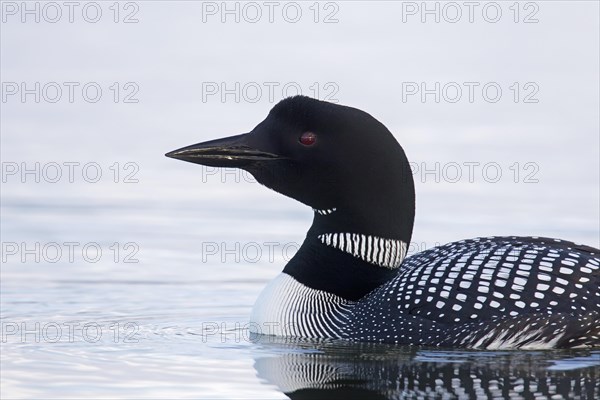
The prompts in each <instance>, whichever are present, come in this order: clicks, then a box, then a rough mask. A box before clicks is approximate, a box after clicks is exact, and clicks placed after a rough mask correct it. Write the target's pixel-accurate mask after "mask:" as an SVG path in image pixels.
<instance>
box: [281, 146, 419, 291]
mask: <svg viewBox="0 0 600 400" xmlns="http://www.w3.org/2000/svg"><path fill="white" fill-rule="evenodd" d="M394 143H396V142H395V141H394ZM396 146H397V143H396ZM398 147H399V146H398ZM396 150H397V149H396ZM392 155H393V156H395V157H392ZM392 155H390V157H388V158H385V159H386V160H389V161H388V162H386V163H383V162H382V160H381V159H379V160H378V163H379V164H381V165H378V166H377V168H375V169H374V170H369V171H364V172H365V173H364V174H360V175H358V176H356V177H355V180H354V182H353V183H354V184H355V185H354V184H353V185H348V186H347V189H348V191H347V192H345V193H343V194H340V195H339V196H337V199H335V200H332V203H333V204H331V207H330V208H324V209H315V216H314V219H313V224H312V226H311V227H310V229H309V230H308V233H307V235H306V239H305V240H304V242H303V244H302V246H301V247H300V249H299V250H298V252H297V253H296V255H295V256H294V257H293V258H292V259H291V260H290V261H289V263H288V264H287V265H286V266H285V268H284V270H283V272H285V273H287V274H288V275H291V276H292V277H294V278H295V279H296V280H297V281H298V282H300V283H301V284H304V285H306V286H308V287H310V288H313V289H318V290H324V291H326V292H329V293H332V294H335V295H337V296H340V297H342V298H344V299H346V300H358V299H360V298H362V297H364V296H365V295H366V294H368V293H369V292H371V291H372V290H374V289H375V288H377V287H379V286H381V285H382V284H383V283H385V282H387V281H388V280H390V279H391V278H392V277H393V276H395V275H396V274H397V269H398V268H399V267H400V264H401V262H402V260H403V259H404V257H405V256H406V251H407V249H408V246H409V243H410V240H411V236H412V229H413V223H414V217H415V192H414V182H413V179H412V173H411V170H410V165H409V164H408V161H407V160H406V156H405V155H404V152H403V151H402V150H401V149H400V153H399V154H398V153H393V154H392Z"/></svg>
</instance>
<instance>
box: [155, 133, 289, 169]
mask: <svg viewBox="0 0 600 400" xmlns="http://www.w3.org/2000/svg"><path fill="white" fill-rule="evenodd" d="M165 155H166V156H167V157H171V158H176V159H178V160H183V161H188V162H192V163H195V164H202V165H207V166H210V167H236V168H243V167H245V166H248V165H250V164H253V163H256V162H261V161H270V160H278V159H282V158H284V157H280V156H278V155H277V154H273V153H269V152H266V151H263V150H259V149H256V148H254V147H253V146H251V145H249V144H248V134H242V135H236V136H230V137H226V138H223V139H216V140H210V141H208V142H203V143H197V144H193V145H191V146H187V147H182V148H181V149H177V150H173V151H171V152H169V153H167V154H165Z"/></svg>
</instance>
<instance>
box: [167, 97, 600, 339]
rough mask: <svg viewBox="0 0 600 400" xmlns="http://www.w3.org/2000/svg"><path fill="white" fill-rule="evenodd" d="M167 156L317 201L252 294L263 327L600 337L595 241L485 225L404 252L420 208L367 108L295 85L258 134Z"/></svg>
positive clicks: (403, 164)
mask: <svg viewBox="0 0 600 400" xmlns="http://www.w3.org/2000/svg"><path fill="white" fill-rule="evenodd" d="M167 156H168V157H172V158H177V159H180V160H184V161H189V162H193V163H196V164H202V165H207V166H213V167H236V168H241V169H244V170H246V171H248V172H249V173H251V174H252V175H253V176H254V178H255V179H256V180H257V181H258V182H259V183H261V184H263V185H265V186H267V187H269V188H271V189H273V190H275V191H277V192H279V193H281V194H284V195H286V196H289V197H292V198H294V199H296V200H298V201H300V202H302V203H304V204H306V205H308V206H310V207H311V208H312V209H313V210H314V219H313V223H312V226H311V227H310V229H309V230H308V232H307V235H306V239H305V240H304V242H303V244H302V246H301V247H300V249H299V250H298V252H297V253H296V255H295V256H294V257H293V258H292V259H291V260H290V261H289V262H288V264H287V265H286V266H285V267H284V269H283V272H282V273H281V274H280V275H279V276H277V277H276V278H275V279H274V280H273V281H271V282H270V283H269V284H268V285H267V287H266V288H265V289H264V290H263V292H262V293H261V294H260V296H259V298H258V299H257V301H256V304H255V305H254V308H253V310H252V315H251V326H253V327H254V328H253V329H254V331H256V333H269V334H275V335H280V336H295V337H307V338H340V339H348V340H355V341H369V342H381V343H397V344H410V345H431V346H446V347H466V348H483V349H516V348H524V349H525V348H529V349H543V348H579V347H593V346H600V254H599V253H600V250H598V249H595V248H592V247H588V246H583V245H578V244H575V243H571V242H567V241H563V240H558V239H549V238H537V237H487V238H477V239H471V240H463V241H459V242H454V243H449V244H446V245H444V246H440V247H436V248H433V249H430V250H427V251H424V252H421V253H418V254H415V255H413V256H411V257H408V258H405V256H406V249H407V246H408V244H409V243H410V239H411V235H412V230H413V223H414V216H415V193H414V183H413V179H412V173H411V170H410V166H409V163H408V159H407V158H406V155H405V153H404V150H403V149H402V147H400V145H399V144H398V142H397V141H396V139H395V138H394V136H393V135H392V134H391V133H390V131H389V130H388V129H387V128H386V127H385V126H384V125H383V124H381V123H380V122H379V121H377V120H376V119H375V118H373V117H372V116H371V115H369V114H367V113H365V112H363V111H361V110H358V109H355V108H351V107H345V106H341V105H337V104H332V103H327V102H323V101H319V100H315V99H311V98H308V97H304V96H296V97H291V98H287V99H284V100H282V101H281V102H279V103H278V104H277V105H275V107H273V109H272V110H271V111H270V112H269V115H268V116H267V118H266V119H265V120H264V121H262V122H261V123H259V124H258V125H257V126H256V127H255V128H254V129H253V130H252V131H250V132H249V133H246V134H242V135H237V136H232V137H228V138H224V139H217V140H212V141H209V142H204V143H199V144H195V145H192V146H187V147H184V148H181V149H179V150H175V151H172V152H170V153H167ZM267 328H268V329H267ZM263 329H264V330H263Z"/></svg>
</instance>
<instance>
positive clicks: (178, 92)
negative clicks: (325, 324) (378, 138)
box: [0, 2, 600, 399]
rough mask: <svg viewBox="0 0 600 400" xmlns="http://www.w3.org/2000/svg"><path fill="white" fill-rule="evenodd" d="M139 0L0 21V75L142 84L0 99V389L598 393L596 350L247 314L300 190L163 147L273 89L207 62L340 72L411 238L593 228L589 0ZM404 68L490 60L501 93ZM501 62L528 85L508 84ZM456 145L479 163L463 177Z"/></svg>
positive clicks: (278, 257)
mask: <svg viewBox="0 0 600 400" xmlns="http://www.w3.org/2000/svg"><path fill="white" fill-rule="evenodd" d="M136 4H137V5H138V6H139V13H138V17H139V23H136V24H129V25H125V24H114V23H113V22H111V20H110V18H108V19H103V20H102V21H100V22H99V23H98V24H90V23H85V22H83V21H80V20H79V21H76V22H74V23H73V24H69V23H68V22H67V23H56V24H49V23H44V22H43V21H42V22H40V23H20V22H17V23H15V22H14V21H13V20H8V22H6V23H3V24H2V37H1V43H2V57H0V58H1V66H2V81H3V82H29V83H30V84H31V83H32V82H36V81H40V82H54V81H56V82H65V81H67V82H68V81H77V82H81V83H82V84H84V83H85V82H89V81H97V82H98V83H99V84H100V85H101V86H102V87H103V88H104V93H110V95H111V96H112V94H113V92H111V90H110V89H109V86H110V85H112V83H113V82H120V83H125V82H135V83H137V84H138V86H139V92H138V94H137V95H136V96H137V98H138V99H139V102H138V103H129V104H124V103H123V102H117V103H114V101H112V98H111V97H108V100H106V98H105V99H103V100H102V101H99V102H97V103H89V102H86V101H81V99H79V100H75V101H74V102H73V103H70V102H69V101H59V102H57V103H50V102H47V101H40V102H39V103H36V102H35V101H29V100H27V101H25V102H21V101H20V100H18V97H17V100H16V101H14V100H10V99H12V97H11V98H9V100H7V101H6V102H3V103H1V106H2V113H1V114H2V118H1V130H2V135H1V146H0V147H1V149H0V152H1V156H2V174H3V175H2V192H1V207H0V212H1V218H2V220H1V222H2V223H1V234H2V267H1V278H2V279H1V296H0V307H1V324H2V340H1V343H0V345H1V350H2V351H1V356H0V362H1V370H2V373H1V389H0V395H1V397H2V398H7V399H8V398H57V399H58V398H60V399H63V398H84V397H92V398H117V397H118V398H166V397H168V398H250V399H251V398H255V399H264V398H273V399H279V398H286V394H287V395H289V397H292V398H315V397H317V398H318V395H323V396H322V397H324V398H344V399H347V398H358V399H365V398H373V399H378V398H413V397H415V398H416V397H425V398H457V397H458V398H475V397H481V398H553V399H558V398H565V399H566V398H582V399H596V398H599V397H600V383H599V378H600V350H596V351H591V350H578V351H518V352H475V351H458V350H441V349H427V348H415V347H393V346H380V345H368V344H350V343H345V342H335V341H321V342H310V341H285V340H283V341H282V340H275V339H273V338H266V337H254V336H250V335H249V334H248V332H247V329H246V328H247V320H248V315H249V313H250V309H251V306H252V304H253V302H254V300H255V298H256V297H257V295H258V293H259V292H260V290H261V289H262V287H263V286H264V285H265V284H266V282H268V280H269V279H271V278H272V277H274V276H275V275H276V274H277V273H278V272H279V271H280V270H281V269H282V268H283V266H284V265H285V263H286V260H288V259H289V258H290V257H291V256H292V255H293V253H294V251H295V249H296V248H297V247H298V245H299V243H301V241H302V239H303V237H304V233H305V231H306V229H307V228H308V227H309V225H310V223H311V218H312V212H311V211H310V210H309V209H307V208H306V207H303V206H302V205H300V204H297V203H296V202H294V201H293V200H291V199H287V198H284V197H282V196H279V195H277V194H275V193H272V192H270V191H268V190H267V189H265V188H264V187H260V186H259V185H257V184H256V183H253V182H252V179H251V178H250V177H249V176H247V175H242V174H239V173H236V172H235V171H221V172H217V171H215V170H211V169H203V168H201V167H200V166H195V165H191V164H184V163H182V162H178V161H175V160H170V159H166V158H165V157H164V156H163V154H164V153H165V152H167V151H169V150H172V149H175V148H178V147H181V146H183V145H187V144H191V143H195V142H198V141H202V140H208V139H211V138H214V137H218V136H225V135H230V134H235V133H238V132H239V133H241V132H244V131H247V130H249V129H251V128H252V127H253V126H254V125H255V124H256V123H258V122H259V121H260V120H262V118H263V117H264V116H265V115H266V113H267V111H268V110H269V109H270V108H271V106H272V105H273V102H274V101H276V100H278V99H279V98H280V97H281V93H276V95H275V99H274V100H270V99H268V98H266V97H264V96H263V97H261V98H260V100H259V101H257V102H252V101H248V98H247V97H244V96H241V99H240V100H239V101H235V99H234V98H233V97H231V96H230V97H228V98H226V99H225V101H221V99H220V97H219V96H216V97H210V98H209V99H208V100H206V101H203V98H202V96H203V91H202V90H203V83H206V82H227V84H228V85H229V86H228V87H234V86H235V82H241V83H242V84H243V83H244V82H279V83H280V84H281V85H284V84H285V83H289V82H296V83H298V84H299V85H300V86H301V87H302V88H303V89H304V92H305V94H312V93H311V92H310V89H309V88H310V87H311V85H313V83H314V82H318V83H319V85H318V86H319V87H320V88H321V94H320V95H319V97H321V98H323V97H324V93H323V90H325V87H324V85H325V84H326V83H327V82H334V83H335V84H336V85H337V86H336V87H337V88H338V92H337V94H336V95H335V96H336V97H337V100H339V101H340V102H341V103H344V104H350V105H355V106H357V107H360V108H364V109H366V110H367V111H369V112H371V113H372V114H373V115H375V116H376V117H377V118H379V119H380V120H382V121H383V122H384V123H385V124H386V125H387V126H388V127H389V128H390V129H391V130H392V132H394V134H395V136H396V137H397V138H398V140H399V141H400V143H401V144H402V145H403V146H404V148H405V150H406V152H407V154H408V156H409V159H410V160H411V161H413V162H414V163H415V164H414V167H415V180H416V188H417V219H416V221H415V230H414V235H413V243H412V244H411V247H410V251H411V252H415V251H420V250H425V249H427V248H430V247H432V246H435V245H436V244H438V243H446V242H449V241H452V240H459V239H463V238H469V237H476V236H484V235H493V234H496V235H513V234H514V235H540V236H551V237H560V238H563V239H567V240H572V241H576V242H582V243H585V244H588V245H592V246H599V244H600V232H599V229H598V221H599V218H600V215H599V208H600V207H599V205H600V200H599V191H598V181H599V179H600V176H599V170H600V168H599V154H598V148H599V137H598V131H599V126H598V121H599V118H598V110H599V108H600V107H599V104H598V91H597V88H598V69H599V66H598V48H599V46H598V35H597V32H598V4H597V3H595V2H580V3H577V6H572V5H571V4H572V3H566V2H537V3H536V4H537V5H538V6H539V12H538V14H537V15H538V18H539V23H535V24H520V23H519V24H516V23H514V22H511V21H512V19H511V18H512V17H513V15H512V14H510V13H511V12H512V11H511V10H510V9H508V6H509V5H508V3H507V4H506V6H505V5H504V3H502V4H503V7H504V8H503V15H504V16H505V17H506V18H504V19H503V20H502V21H500V22H499V23H496V24H491V23H486V22H482V21H481V20H479V21H477V22H475V23H473V24H470V23H468V22H467V23H457V24H450V23H443V21H442V22H440V23H431V24H422V23H420V22H418V21H419V20H418V19H417V20H416V21H417V22H415V21H413V20H410V21H409V22H407V23H401V22H400V21H402V6H401V4H400V3H391V2H378V3H377V2H375V3H373V4H367V3H364V2H347V3H346V2H340V3H335V4H337V6H338V7H339V10H338V14H337V16H338V19H339V21H338V22H337V23H334V24H321V23H314V22H311V21H313V19H312V18H305V19H303V20H302V21H300V22H299V23H297V24H292V23H287V22H285V21H275V22H274V23H273V24H270V23H268V22H266V23H257V24H250V23H247V22H244V20H243V18H242V20H241V22H240V23H221V22H220V20H219V19H217V20H209V21H208V22H206V23H203V22H202V4H203V3H200V2H173V3H167V2H138V3H136ZM302 4H303V7H304V8H303V10H304V14H303V15H305V16H306V15H309V16H311V15H312V14H310V13H311V12H313V11H311V9H309V8H308V7H309V6H310V4H309V3H302ZM102 5H103V7H104V14H103V15H104V16H107V15H108V16H111V17H112V14H111V12H112V11H111V10H110V9H109V8H108V6H109V4H108V3H102ZM232 7H234V6H233V5H232ZM331 10H333V9H331ZM331 10H330V9H327V10H326V9H324V8H323V9H321V11H322V13H321V14H320V17H319V18H321V17H322V16H323V15H324V14H323V12H331ZM122 11H127V12H130V11H131V10H122ZM521 11H522V12H531V10H530V9H528V10H521ZM122 15H123V14H121V16H122ZM11 21H12V22H11ZM173 21H177V22H176V23H175V22H173ZM242 38H243V39H245V41H243V40H242ZM373 71H375V72H373ZM405 81H408V82H422V81H426V82H429V84H430V85H431V84H432V83H434V82H453V81H457V82H470V81H477V82H481V83H482V84H484V83H485V82H490V81H493V82H498V84H499V85H501V87H502V88H503V90H504V93H505V95H504V97H503V99H502V101H499V102H497V103H490V102H486V101H482V100H481V99H479V100H476V101H474V102H473V103H471V102H469V101H460V102H458V103H450V102H445V101H441V102H440V103H436V102H431V101H426V102H425V103H422V102H420V101H408V102H404V101H402V95H401V90H402V84H401V82H405ZM516 81H518V82H520V83H521V84H524V83H526V82H535V83H536V84H537V85H538V86H539V92H538V93H537V94H536V96H537V98H538V100H539V101H538V102H537V103H527V104H525V103H523V102H521V101H518V102H514V101H513V97H512V95H513V92H511V89H509V87H510V86H511V85H512V84H513V83H514V82H516ZM122 89H123V88H122ZM521 89H524V87H521ZM204 94H206V93H204ZM105 97H106V96H105ZM105 100H106V101H105ZM36 162H39V163H40V164H39V167H36V165H35V163H36ZM65 163H67V164H65ZM73 163H78V164H73ZM465 163H479V164H477V165H478V167H477V168H478V169H476V170H475V173H474V175H473V179H472V180H471V179H469V170H468V168H467V167H466V165H467V164H465ZM69 165H70V166H72V168H73V179H69V168H70V167H69ZM436 165H438V166H436ZM456 165H458V166H459V171H460V173H461V176H460V178H459V179H454V177H456V175H455V171H456ZM471 165H473V164H471ZM485 165H491V166H492V168H493V170H490V171H488V172H487V173H486V174H484V173H483V172H482V169H483V168H484V166H485ZM36 168H38V170H37V171H38V172H35V171H36ZM57 168H58V170H59V171H60V173H61V178H60V179H58V181H57V182H56V183H52V181H53V180H54V177H55V176H56V173H55V171H56V170H57ZM452 168H454V170H453V169H452ZM25 169H27V170H33V171H34V172H32V173H26V172H24V170H25ZM431 170H433V171H434V172H433V173H431V172H429V173H427V171H431ZM498 170H499V171H500V173H501V176H500V177H499V178H498V179H496V176H497V174H496V171H498ZM97 171H99V172H101V176H100V177H99V178H97V174H96V172H97ZM435 171H437V172H435ZM71 181H72V182H71ZM94 181H96V182H95V183H93V182H94ZM336 396H337V397H336Z"/></svg>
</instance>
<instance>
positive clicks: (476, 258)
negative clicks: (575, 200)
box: [347, 237, 600, 349]
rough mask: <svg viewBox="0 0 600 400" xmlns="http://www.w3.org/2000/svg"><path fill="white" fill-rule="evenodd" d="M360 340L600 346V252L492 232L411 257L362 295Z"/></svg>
mask: <svg viewBox="0 0 600 400" xmlns="http://www.w3.org/2000/svg"><path fill="white" fill-rule="evenodd" d="M351 320H352V322H351V323H350V324H349V325H348V332H347V333H348V335H349V336H350V337H352V338H353V339H357V340H363V341H375V342H386V343H403V344H417V343H418V344H429V345H440V346H458V347H475V348H488V349H499V348H549V347H587V346H592V345H596V346H597V345H600V251H599V250H598V249H594V248H592V247H588V246H582V245H577V244H575V243H572V242H567V241H562V240H558V239H548V238H532V237H490V238H477V239H470V240H463V241H459V242H453V243H449V244H446V245H444V246H440V247H436V248H433V249H430V250H427V251H424V252H421V253H418V254H416V255H414V256H411V257H408V258H407V259H406V260H405V261H404V262H403V264H402V266H401V268H400V271H399V272H398V275H397V276H396V277H395V278H393V279H392V280H391V281H389V282H388V283H386V284H384V285H383V286H381V287H379V288H378V289H376V290H375V291H373V292H371V293H370V294H369V295H368V296H366V297H365V298H364V299H362V300H361V301H359V302H358V303H357V304H356V306H355V307H353V310H352V317H351Z"/></svg>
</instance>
